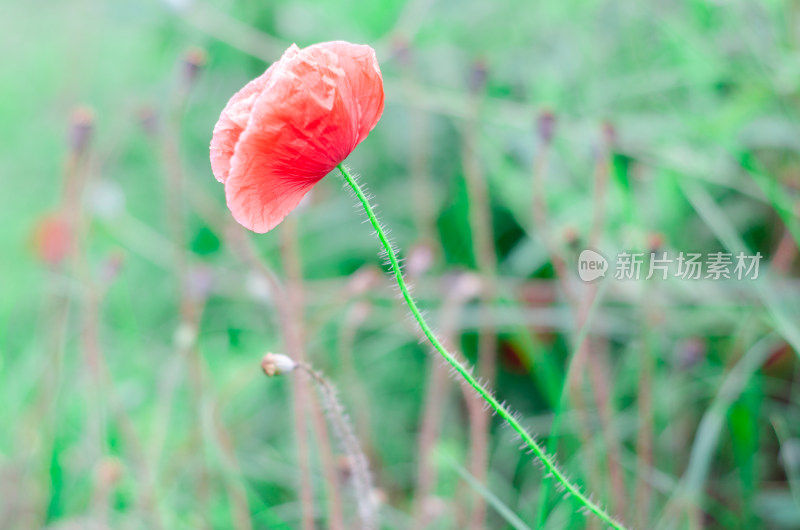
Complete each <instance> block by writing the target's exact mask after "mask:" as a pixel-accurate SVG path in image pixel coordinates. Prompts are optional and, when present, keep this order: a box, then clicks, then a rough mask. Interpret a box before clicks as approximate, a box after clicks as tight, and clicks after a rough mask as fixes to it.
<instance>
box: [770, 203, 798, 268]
mask: <svg viewBox="0 0 800 530" xmlns="http://www.w3.org/2000/svg"><path fill="white" fill-rule="evenodd" d="M795 211H796V212H798V214H800V203H798V205H797V206H796V207H795ZM795 259H797V241H796V240H795V238H794V235H792V231H791V230H790V229H789V227H788V226H787V227H784V229H783V235H782V236H781V239H780V241H779V242H778V246H777V247H776V248H775V252H774V253H773V257H772V268H773V269H774V270H776V271H778V272H780V273H782V274H786V273H788V272H789V271H790V270H791V268H792V264H793V263H794V261H795Z"/></svg>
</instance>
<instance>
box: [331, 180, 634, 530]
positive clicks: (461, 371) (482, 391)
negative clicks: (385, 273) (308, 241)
mask: <svg viewBox="0 0 800 530" xmlns="http://www.w3.org/2000/svg"><path fill="white" fill-rule="evenodd" d="M337 167H338V168H339V171H341V173H342V176H343V177H344V179H345V180H346V181H347V184H348V185H350V187H351V188H352V189H353V192H354V193H355V194H356V197H357V198H358V200H359V202H360V203H361V205H362V206H363V207H364V211H365V212H366V214H367V217H368V218H369V222H370V224H372V227H373V228H374V229H375V233H376V234H377V236H378V239H379V240H380V242H381V245H383V248H384V249H385V250H386V254H387V255H388V257H389V263H390V264H391V266H392V272H393V274H394V277H395V280H397V286H398V287H399V288H400V292H401V293H402V295H403V298H404V299H405V301H406V304H407V305H408V308H409V310H410V311H411V314H412V315H413V317H414V320H416V321H417V324H419V327H420V328H421V329H422V332H423V333H424V334H425V337H427V339H428V341H429V342H430V343H431V345H432V346H433V347H434V348H435V349H436V351H437V352H439V355H441V356H442V357H443V358H444V360H445V361H447V363H448V364H449V365H450V366H452V367H453V369H454V370H455V371H456V372H457V373H458V375H459V376H461V378H462V379H463V380H464V381H465V382H466V383H467V384H468V385H469V386H471V387H472V388H473V389H474V390H475V392H477V393H478V394H479V395H480V396H481V397H482V398H483V400H484V401H486V403H487V404H488V405H489V406H490V407H491V408H492V409H493V410H494V411H495V412H496V413H497V414H498V415H499V416H500V417H501V418H502V419H503V420H505V421H506V422H507V423H508V424H509V426H511V428H512V429H514V431H515V432H516V433H517V434H519V436H520V438H522V440H523V442H524V443H525V445H527V446H528V448H529V449H530V450H531V451H532V452H533V454H534V455H535V456H536V458H537V459H538V460H539V461H540V462H541V463H542V465H543V466H544V468H545V470H546V471H547V473H549V474H550V475H552V476H553V477H554V478H555V479H556V480H557V481H558V482H559V483H561V485H562V486H563V487H564V489H565V490H566V491H567V493H569V494H570V495H572V496H573V497H575V498H576V499H577V500H578V501H579V502H580V503H581V504H582V505H583V506H585V507H586V509H587V510H589V511H590V512H592V513H593V514H595V515H596V516H597V517H598V518H599V519H600V520H602V521H603V522H605V523H606V524H608V525H609V526H610V527H612V528H617V529H622V528H624V526H622V525H621V524H620V523H618V522H617V521H615V520H614V519H613V518H612V517H611V515H609V514H608V513H607V512H606V511H605V510H604V509H603V508H602V507H600V506H599V505H598V504H595V503H594V502H593V501H592V500H591V499H589V497H587V496H586V495H584V494H583V492H581V490H580V488H579V487H578V486H577V485H576V484H573V483H572V482H571V481H570V480H569V479H568V478H567V477H566V475H564V473H563V472H562V471H561V469H559V468H558V467H557V465H556V463H555V461H554V459H553V458H552V457H550V456H549V455H548V454H547V453H546V452H545V451H544V449H543V448H542V447H541V446H540V445H539V444H538V443H537V442H536V440H534V439H533V436H531V435H530V434H529V433H528V432H527V431H526V430H525V429H524V428H523V427H522V425H521V424H520V422H519V421H517V419H516V418H515V417H514V415H513V414H512V413H511V411H510V410H509V409H508V408H506V407H505V406H504V405H502V404H501V403H500V402H499V401H497V399H496V398H495V397H494V396H493V395H492V394H491V392H490V391H489V390H488V389H487V388H485V387H484V386H483V385H482V384H481V383H479V382H478V381H477V379H475V377H473V375H472V373H471V371H470V370H469V369H468V368H467V367H466V366H464V365H463V364H462V363H461V362H459V360H458V359H456V357H455V356H454V355H453V354H452V353H450V352H449V351H447V349H445V347H444V346H443V345H442V344H441V342H439V339H438V338H436V335H434V333H433V331H432V330H431V328H430V327H429V326H428V323H427V322H425V319H424V318H423V316H422V313H421V312H420V310H419V308H418V307H417V303H416V302H415V301H414V299H413V298H412V296H411V293H410V292H409V290H408V286H407V285H406V282H405V280H404V279H403V274H402V272H401V271H400V264H399V262H398V260H397V255H396V254H395V251H394V249H393V248H392V245H391V243H389V239H388V238H387V236H386V233H385V232H384V230H383V228H382V227H381V224H380V222H379V221H378V218H377V217H376V216H375V212H374V211H373V210H372V206H371V205H370V203H369V199H368V198H367V196H366V195H365V194H364V191H363V190H362V189H361V187H360V186H359V185H358V183H357V182H356V181H355V179H354V178H353V177H352V175H350V173H349V172H348V170H347V169H346V168H345V167H344V165H342V164H339V165H338V166H337Z"/></svg>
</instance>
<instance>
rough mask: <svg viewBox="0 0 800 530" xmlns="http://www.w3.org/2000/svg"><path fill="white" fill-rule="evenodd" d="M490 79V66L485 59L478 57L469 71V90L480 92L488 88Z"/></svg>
mask: <svg viewBox="0 0 800 530" xmlns="http://www.w3.org/2000/svg"><path fill="white" fill-rule="evenodd" d="M488 79H489V66H488V65H487V64H486V61H484V60H483V59H478V60H477V61H475V64H473V65H472V69H471V70H470V73H469V91H470V92H471V93H473V94H479V93H480V92H483V91H484V89H485V88H486V81H487V80H488Z"/></svg>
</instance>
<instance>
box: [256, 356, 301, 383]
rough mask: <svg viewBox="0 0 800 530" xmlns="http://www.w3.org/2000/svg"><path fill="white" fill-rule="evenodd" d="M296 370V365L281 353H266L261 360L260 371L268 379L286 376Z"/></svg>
mask: <svg viewBox="0 0 800 530" xmlns="http://www.w3.org/2000/svg"><path fill="white" fill-rule="evenodd" d="M295 368H297V363H296V362H294V361H293V360H292V358H291V357H289V356H288V355H284V354H282V353H267V354H265V355H264V358H263V359H261V369H262V370H264V373H265V374H267V375H268V376H269V377H272V376H275V375H283V374H288V373H289V372H291V371H293V370H294V369H295Z"/></svg>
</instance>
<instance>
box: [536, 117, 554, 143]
mask: <svg viewBox="0 0 800 530" xmlns="http://www.w3.org/2000/svg"><path fill="white" fill-rule="evenodd" d="M555 131H556V115H555V114H554V113H553V111H551V110H543V111H542V112H541V114H539V118H538V119H537V120H536V132H537V133H538V134H539V140H540V141H541V142H542V143H543V144H549V143H550V142H552V141H553V135H554V134H555Z"/></svg>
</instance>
